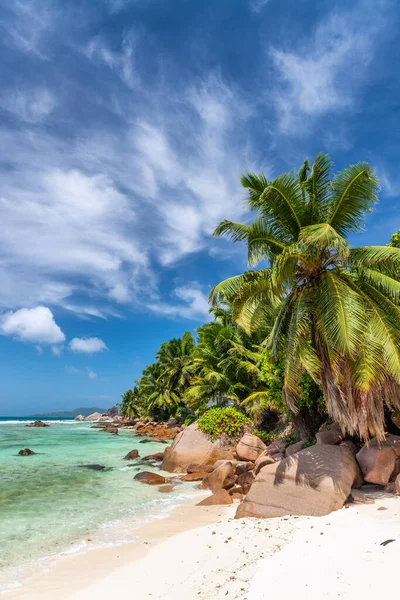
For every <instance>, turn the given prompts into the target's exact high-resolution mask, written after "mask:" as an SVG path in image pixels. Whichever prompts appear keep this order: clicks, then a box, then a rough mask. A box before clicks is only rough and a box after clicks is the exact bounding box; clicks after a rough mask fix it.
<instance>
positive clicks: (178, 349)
mask: <svg viewBox="0 0 400 600" xmlns="http://www.w3.org/2000/svg"><path fill="white" fill-rule="evenodd" d="M194 347H195V341H194V338H193V335H192V334H191V333H190V331H186V333H184V334H183V336H182V337H181V338H173V339H172V340H170V341H169V342H164V343H163V344H161V346H160V349H159V351H158V352H157V355H156V356H157V359H158V361H159V363H160V365H161V375H160V383H162V385H163V386H164V387H165V388H166V389H168V390H169V391H171V392H172V391H174V392H175V393H176V394H177V396H182V395H183V392H184V390H185V388H186V387H187V386H188V385H189V381H190V371H189V366H190V364H191V362H192V354H193V349H194Z"/></svg>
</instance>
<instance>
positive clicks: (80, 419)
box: [74, 415, 85, 421]
mask: <svg viewBox="0 0 400 600" xmlns="http://www.w3.org/2000/svg"><path fill="white" fill-rule="evenodd" d="M84 420H85V417H84V416H83V415H77V416H76V417H75V419H74V421H84Z"/></svg>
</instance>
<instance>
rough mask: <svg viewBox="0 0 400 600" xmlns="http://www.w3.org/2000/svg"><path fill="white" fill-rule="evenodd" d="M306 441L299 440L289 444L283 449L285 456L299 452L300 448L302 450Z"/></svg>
mask: <svg viewBox="0 0 400 600" xmlns="http://www.w3.org/2000/svg"><path fill="white" fill-rule="evenodd" d="M306 443H307V441H306V440H300V442H296V443H295V444H290V446H288V447H287V448H286V450H285V456H286V457H288V456H292V455H293V454H296V453H297V452H300V450H303V448H304V446H305V445H306Z"/></svg>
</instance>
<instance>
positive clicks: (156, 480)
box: [134, 471, 167, 485]
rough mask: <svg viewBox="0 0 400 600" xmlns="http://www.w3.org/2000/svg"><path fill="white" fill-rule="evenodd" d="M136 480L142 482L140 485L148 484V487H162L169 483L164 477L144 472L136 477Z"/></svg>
mask: <svg viewBox="0 0 400 600" xmlns="http://www.w3.org/2000/svg"><path fill="white" fill-rule="evenodd" d="M134 479H135V480H136V481H140V483H147V485H160V484H162V483H166V481H167V480H166V479H165V477H163V476H162V475H158V474H157V473H151V472H150V471H142V472H141V473H138V474H137V475H135V477H134Z"/></svg>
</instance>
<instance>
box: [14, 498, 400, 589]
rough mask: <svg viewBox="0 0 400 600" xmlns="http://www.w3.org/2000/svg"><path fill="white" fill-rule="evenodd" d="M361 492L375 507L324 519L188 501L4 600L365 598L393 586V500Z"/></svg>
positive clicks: (397, 527) (399, 535)
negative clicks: (242, 514)
mask: <svg viewBox="0 0 400 600" xmlns="http://www.w3.org/2000/svg"><path fill="white" fill-rule="evenodd" d="M368 495H369V496H372V497H374V498H375V503H374V504H366V505H365V504H351V505H349V508H343V509H341V510H338V511H336V512H334V513H331V514H330V515H327V516H324V517H283V518H278V519H238V520H235V519H234V518H233V517H234V514H235V510H236V506H235V505H230V506H213V507H197V506H194V505H193V504H194V502H193V499H192V500H191V501H188V502H187V503H186V504H185V506H183V507H179V508H177V509H175V510H174V511H173V513H172V514H171V515H170V516H168V517H166V518H164V519H162V520H159V521H153V522H152V523H147V524H144V525H143V526H142V527H141V528H140V530H139V531H138V532H137V539H136V541H135V542H130V543H125V544H122V545H119V546H115V547H112V548H100V549H94V550H89V551H88V552H86V553H84V554H80V555H75V556H69V557H66V558H64V559H61V560H59V561H58V563H57V564H55V565H54V566H53V567H51V568H50V569H49V570H48V571H47V572H45V573H43V572H41V573H39V574H38V575H36V576H35V577H34V578H32V579H31V580H30V581H29V582H27V583H26V584H25V585H24V586H23V587H21V588H20V589H18V590H15V591H13V592H9V593H7V594H6V595H5V598H7V599H8V600H28V599H29V600H50V599H54V598H57V599H58V600H103V599H104V600H105V599H109V598H110V597H112V596H116V597H118V598H119V599H120V600H128V599H131V598H135V599H137V600H142V599H143V600H144V599H146V598H151V600H155V599H160V600H161V599H162V600H194V599H199V600H221V599H222V598H229V599H231V598H235V599H236V598H237V599H240V600H262V599H263V598H267V597H268V598H269V597H270V596H271V594H272V593H273V596H274V598H278V599H282V600H283V599H285V600H286V599H287V598H291V597H296V598H298V599H300V600H302V599H304V600H306V599H307V600H310V599H315V600H317V599H320V598H327V599H331V598H353V599H354V598H359V597H362V598H364V599H370V598H371V599H372V598H375V597H376V595H377V594H378V593H379V594H383V593H384V592H389V591H391V592H393V590H394V589H395V587H394V586H395V585H396V579H397V570H396V564H397V559H398V544H399V543H400V502H399V499H398V498H395V497H393V496H389V495H387V494H384V493H382V492H377V491H371V492H370V491H369V492H368ZM389 540H393V541H389ZM383 543H385V544H384V545H382V544H383Z"/></svg>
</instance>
